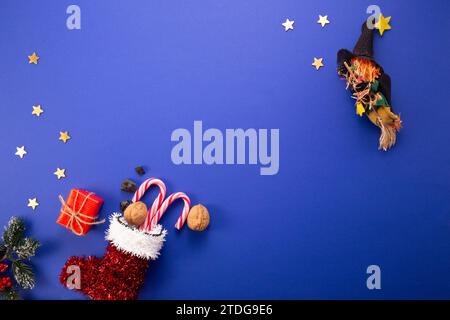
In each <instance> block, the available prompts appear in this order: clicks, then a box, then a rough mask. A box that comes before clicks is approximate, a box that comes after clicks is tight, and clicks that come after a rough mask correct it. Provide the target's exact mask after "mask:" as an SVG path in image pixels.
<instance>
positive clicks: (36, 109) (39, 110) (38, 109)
mask: <svg viewBox="0 0 450 320" xmlns="http://www.w3.org/2000/svg"><path fill="white" fill-rule="evenodd" d="M42 112H44V110H42V108H41V105H40V104H39V105H37V106H33V112H31V114H34V115H36V116H37V117H39V116H40V115H41V113H42Z"/></svg>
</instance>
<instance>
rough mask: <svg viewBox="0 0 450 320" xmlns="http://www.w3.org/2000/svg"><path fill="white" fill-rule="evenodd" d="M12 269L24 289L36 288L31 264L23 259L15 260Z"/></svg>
mask: <svg viewBox="0 0 450 320" xmlns="http://www.w3.org/2000/svg"><path fill="white" fill-rule="evenodd" d="M12 270H13V274H14V279H16V281H17V284H19V286H21V287H22V288H23V289H33V288H34V273H33V269H32V268H31V266H29V265H28V264H26V263H25V262H23V261H21V260H16V261H13V263H12Z"/></svg>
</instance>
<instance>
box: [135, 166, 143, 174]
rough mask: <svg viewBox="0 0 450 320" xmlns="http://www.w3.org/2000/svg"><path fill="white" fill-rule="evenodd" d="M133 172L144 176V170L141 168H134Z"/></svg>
mask: <svg viewBox="0 0 450 320" xmlns="http://www.w3.org/2000/svg"><path fill="white" fill-rule="evenodd" d="M134 170H135V171H136V173H137V174H138V175H140V176H143V175H144V174H145V170H144V167H143V166H139V167H136V168H134Z"/></svg>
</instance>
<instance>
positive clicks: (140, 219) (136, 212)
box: [123, 201, 147, 226]
mask: <svg viewBox="0 0 450 320" xmlns="http://www.w3.org/2000/svg"><path fill="white" fill-rule="evenodd" d="M123 216H124V218H125V220H127V222H128V223H129V224H131V225H134V226H140V225H141V224H143V223H144V221H145V218H146V217H147V206H146V205H145V203H143V202H141V201H137V202H134V203H132V204H130V205H129V206H128V207H127V208H126V209H125V212H124V213H123Z"/></svg>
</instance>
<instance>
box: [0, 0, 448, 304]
mask: <svg viewBox="0 0 450 320" xmlns="http://www.w3.org/2000/svg"><path fill="white" fill-rule="evenodd" d="M73 3H75V4H78V5H79V6H80V7H81V12H82V30H78V31H76V30H75V31H69V30H68V29H67V28H66V18H67V15H66V13H65V11H66V8H67V6H68V5H70V4H73ZM370 4H372V3H371V2H370V1H356V0H355V1H345V2H344V1H332V0H329V1H312V0H311V1H297V0H283V1H278V0H271V1H257V0H240V1H225V0H214V1H205V0H199V1H191V3H187V1H180V0H178V1H166V0H154V1H147V0H139V1H138V0H134V1H125V0H123V1H103V0H102V1H100V0H97V1H82V0H77V1H46V2H42V1H24V0H22V1H18V0H14V1H2V2H1V4H0V46H1V51H0V110H1V117H2V121H1V123H2V124H1V126H0V135H1V139H0V165H1V166H0V176H1V181H2V182H1V186H0V194H1V197H0V208H1V216H0V224H1V225H3V224H5V223H6V222H7V220H8V219H9V217H10V216H11V215H20V216H22V217H24V218H26V220H27V222H28V224H29V229H30V232H31V233H32V234H33V235H34V236H36V237H37V238H39V239H40V240H41V241H42V244H43V246H42V248H41V249H40V251H39V253H38V255H37V256H36V258H35V259H34V260H33V261H34V266H35V268H36V270H37V286H36V288H35V290H33V291H32V292H31V293H30V294H29V295H27V298H35V299H42V298H45V299H48V298H50V299H78V298H81V296H80V295H79V294H77V293H75V292H71V291H69V290H67V289H64V288H63V287H62V286H61V285H60V284H59V282H58V279H57V277H58V274H59V272H60V268H61V267H62V265H63V264H64V262H65V260H66V259H67V258H68V257H69V256H70V255H74V254H75V255H80V254H95V255H101V254H102V253H103V252H104V249H105V246H106V242H105V241H104V240H103V232H104V230H105V229H106V227H107V226H106V225H102V226H99V227H95V228H94V229H93V230H92V231H91V232H89V233H88V235H87V236H86V237H82V238H80V237H77V236H75V235H73V234H72V233H71V232H69V231H68V230H66V229H64V228H62V227H60V226H59V225H57V224H56V223H55V221H56V218H57V216H58V212H59V208H60V204H59V202H58V199H57V196H58V194H62V195H64V196H67V194H68V192H69V190H70V189H71V188H74V187H80V188H86V189H88V190H91V191H95V192H96V193H97V194H98V195H100V196H101V197H103V198H104V199H105V200H106V203H105V205H104V207H103V209H102V212H101V216H102V217H106V216H107V215H108V214H110V213H111V212H113V211H116V210H117V208H118V203H119V202H120V201H121V200H122V199H125V198H129V196H128V195H127V194H123V193H122V192H121V191H120V183H121V181H122V179H124V178H126V177H130V178H133V179H136V180H137V181H138V182H141V181H142V179H139V178H138V177H137V176H136V174H135V173H134V167H135V166H136V165H139V164H144V165H146V166H147V167H148V168H149V170H148V171H149V174H148V175H149V176H155V177H160V178H162V179H163V180H164V181H166V183H167V186H168V189H169V191H172V192H173V191H185V192H187V193H188V194H189V195H190V196H191V198H192V201H193V202H194V203H198V202H200V203H203V204H205V205H206V206H207V207H208V208H209V209H210V212H211V217H212V223H211V226H210V229H209V230H208V231H206V232H202V233H194V232H192V231H190V230H189V229H188V228H184V229H183V230H182V231H181V232H179V233H177V232H176V231H175V229H173V224H174V223H175V220H176V217H177V216H178V214H179V210H180V209H181V205H180V204H179V205H177V206H175V207H174V208H172V209H171V210H170V211H169V212H168V214H167V216H165V218H164V219H163V221H162V222H163V224H164V225H165V226H166V227H167V228H168V230H169V236H168V239H167V242H166V244H165V247H164V248H163V251H162V255H161V257H160V259H158V260H157V261H155V262H153V263H152V264H151V266H150V269H149V271H148V277H147V281H146V285H145V287H144V288H143V290H142V292H141V295H140V297H141V298H146V299H174V298H182V299H197V298H289V299H291V298H300V299H303V298H327V299H328V298H332V299H334V298H369V299H371V298H389V299H392V298H447V299H448V298H450V275H449V265H450V250H449V249H450V200H449V194H450V151H449V141H450V129H449V125H450V123H449V118H450V109H449V103H448V75H449V71H450V70H449V63H448V56H449V54H450V52H449V42H448V37H449V19H448V14H449V12H450V10H449V9H450V7H449V2H448V1H444V0H442V1H426V2H424V1H395V2H394V1H378V2H377V4H379V5H380V6H381V8H382V11H383V13H384V14H385V16H392V20H391V25H392V30H391V31H387V32H386V33H385V34H384V36H383V38H380V36H379V35H376V36H375V51H376V53H375V55H376V58H377V60H378V61H379V62H380V63H381V64H382V65H383V67H384V68H385V70H386V72H387V73H389V74H390V75H391V77H392V79H393V83H392V92H393V96H392V104H393V106H394V108H395V110H396V111H397V112H399V113H401V115H402V119H403V122H404V128H403V130H402V131H401V133H400V135H399V137H398V143H397V145H396V146H395V148H394V149H393V150H391V151H389V152H386V153H385V152H380V151H378V150H377V143H378V136H379V132H378V129H377V128H375V127H374V126H373V125H372V124H370V123H369V121H368V120H367V119H364V118H363V119H360V118H359V117H357V116H356V115H355V110H354V106H353V103H352V100H351V99H350V97H349V92H346V91H345V89H344V87H345V84H344V82H342V81H340V80H339V79H338V77H337V75H336V72H335V56H336V52H337V50H338V49H340V48H341V47H345V48H350V49H351V48H352V47H353V45H354V43H355V41H356V40H357V38H358V36H359V30H360V25H361V23H362V21H363V20H364V19H365V18H366V17H367V14H366V12H365V11H366V8H367V6H368V5H370ZM319 14H322V15H324V14H328V15H329V20H330V21H331V24H329V25H327V26H326V27H325V28H323V29H322V27H320V25H319V24H317V23H316V21H317V19H318V15H319ZM286 18H290V19H294V20H295V21H296V22H295V30H294V31H289V32H287V33H285V32H284V31H283V28H282V26H281V25H280V24H281V23H282V22H283V21H284V20H285V19H286ZM33 51H36V52H37V53H38V55H39V56H40V57H41V60H39V64H38V65H37V66H35V65H29V64H28V61H27V55H29V54H31V53H32V52H33ZM314 56H316V57H324V63H325V67H324V68H322V69H321V70H320V71H315V69H314V68H313V67H312V66H311V63H312V60H313V57H314ZM38 103H39V104H41V105H42V106H43V108H44V110H45V113H44V114H43V115H42V116H41V117H40V118H39V119H37V118H36V117H35V116H32V115H31V111H32V109H31V106H32V105H34V104H38ZM194 120H202V121H203V125H204V128H205V129H206V128H211V127H214V128H219V129H221V130H225V129H226V128H279V129H280V140H281V142H280V172H279V174H278V175H275V176H260V175H259V166H254V165H253V166H249V165H247V166H237V165H236V166H206V165H203V166H194V165H191V166H175V165H174V164H172V162H171V159H170V152H171V148H172V146H173V143H171V141H170V135H171V132H172V131H173V130H174V129H176V128H180V127H182V128H188V129H190V130H192V126H193V121H194ZM60 130H68V131H69V133H70V134H71V136H72V139H71V140H70V141H69V142H68V143H67V144H63V143H62V142H61V141H58V133H59V131H60ZM21 145H25V146H26V149H27V150H28V154H27V155H26V156H25V158H24V159H22V160H21V159H19V158H18V157H17V156H15V155H14V152H15V147H17V146H21ZM56 167H62V168H66V169H67V178H66V179H64V180H60V181H58V180H56V177H55V176H54V175H53V174H52V173H53V172H54V171H55V169H56ZM30 197H37V198H38V200H39V202H40V206H39V207H38V208H37V209H36V210H35V211H34V212H33V211H32V210H31V209H30V208H27V206H26V205H27V199H28V198H30ZM147 202H150V197H148V198H147ZM370 264H377V265H379V266H380V267H381V270H382V290H380V291H369V290H368V289H367V288H366V277H367V275H366V273H365V272H366V268H367V266H368V265H370Z"/></svg>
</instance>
